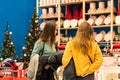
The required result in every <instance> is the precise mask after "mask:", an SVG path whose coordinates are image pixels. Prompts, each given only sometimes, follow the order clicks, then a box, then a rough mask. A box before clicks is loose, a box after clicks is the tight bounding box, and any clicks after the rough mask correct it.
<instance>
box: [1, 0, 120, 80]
mask: <svg viewBox="0 0 120 80" xmlns="http://www.w3.org/2000/svg"><path fill="white" fill-rule="evenodd" d="M0 7H1V8H0V15H1V17H0V36H1V38H0V62H2V61H3V60H4V59H6V58H12V59H13V60H14V61H15V62H16V63H18V64H17V65H19V67H20V68H19V69H20V70H19V76H18V75H17V76H18V77H19V78H21V79H22V78H23V80H27V78H26V73H27V67H28V64H29V61H30V55H31V52H32V48H33V46H34V43H35V41H36V40H37V39H38V38H39V35H40V34H41V33H42V30H43V28H44V25H45V23H46V22H47V21H49V20H52V21H55V22H56V24H57V27H58V34H57V36H56V38H57V43H56V50H57V51H59V50H64V49H65V46H66V43H67V42H68V41H70V40H72V39H73V37H74V36H75V34H76V31H77V29H78V25H79V24H80V23H81V22H82V21H84V20H86V21H87V22H88V23H89V24H90V25H91V26H92V27H93V29H94V39H95V41H96V42H97V43H98V44H99V47H100V49H101V51H102V54H103V57H104V62H103V64H102V66H101V68H100V69H99V70H98V71H96V72H95V80H120V77H119V76H120V75H119V73H120V67H119V66H120V0H19V1H17V0H12V1H10V0H1V1H0ZM32 26H33V27H32ZM33 29H35V31H33ZM32 33H36V34H37V35H34V34H32ZM111 36H112V37H111ZM6 45H7V46H6ZM11 46H12V47H11ZM8 49H9V50H8ZM8 53H9V54H8ZM22 71H23V72H22ZM61 77H62V74H60V75H59V78H60V80H62V79H61ZM16 79H17V78H16ZM0 80H2V79H0ZM18 80H19V79H18Z"/></svg>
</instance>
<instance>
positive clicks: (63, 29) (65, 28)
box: [60, 27, 78, 30]
mask: <svg viewBox="0 0 120 80" xmlns="http://www.w3.org/2000/svg"><path fill="white" fill-rule="evenodd" d="M60 29H61V30H70V29H78V27H75V28H71V27H70V28H60Z"/></svg>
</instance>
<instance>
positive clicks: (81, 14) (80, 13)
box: [79, 4, 83, 19]
mask: <svg viewBox="0 0 120 80" xmlns="http://www.w3.org/2000/svg"><path fill="white" fill-rule="evenodd" d="M79 7H80V12H79V19H82V18H83V9H82V4H80V6H79Z"/></svg>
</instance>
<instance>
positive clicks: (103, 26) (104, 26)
mask: <svg viewBox="0 0 120 80" xmlns="http://www.w3.org/2000/svg"><path fill="white" fill-rule="evenodd" d="M110 26H111V25H99V26H92V27H93V28H106V27H110ZM115 26H118V25H117V24H113V27H115Z"/></svg>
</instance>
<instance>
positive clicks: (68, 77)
mask: <svg viewBox="0 0 120 80" xmlns="http://www.w3.org/2000/svg"><path fill="white" fill-rule="evenodd" d="M63 53H64V51H59V52H56V53H54V54H52V55H51V56H50V57H49V59H48V62H49V64H50V65H51V67H52V68H53V69H54V70H57V68H58V67H59V66H61V65H62V56H63ZM75 78H76V74H75V67H74V61H73V58H72V59H71V61H70V62H69V64H68V65H67V67H66V68H65V69H64V71H63V80H75Z"/></svg>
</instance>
